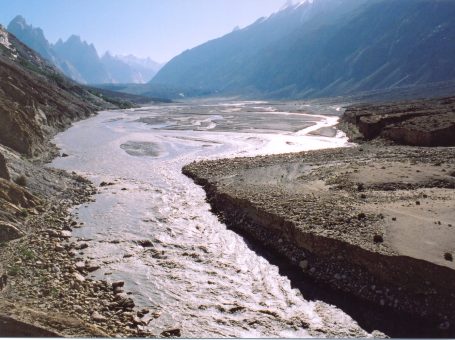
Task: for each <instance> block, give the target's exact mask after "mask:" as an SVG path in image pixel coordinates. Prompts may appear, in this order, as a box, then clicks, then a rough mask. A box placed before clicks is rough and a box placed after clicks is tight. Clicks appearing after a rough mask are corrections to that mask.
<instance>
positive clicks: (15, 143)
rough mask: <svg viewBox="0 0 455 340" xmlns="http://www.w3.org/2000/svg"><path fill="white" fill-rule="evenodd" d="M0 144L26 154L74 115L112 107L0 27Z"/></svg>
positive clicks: (38, 148) (39, 148)
mask: <svg viewBox="0 0 455 340" xmlns="http://www.w3.org/2000/svg"><path fill="white" fill-rule="evenodd" d="M0 78H1V79H2V81H1V82H0V144H3V145H5V146H8V147H10V148H12V149H13V150H15V151H18V152H20V153H22V154H25V155H27V156H36V155H38V154H40V153H42V152H43V151H44V150H45V149H46V148H45V145H46V141H47V140H48V138H49V137H50V136H51V135H52V134H53V133H55V132H56V131H58V130H61V129H63V128H65V127H67V126H69V124H70V123H71V122H72V121H74V120H77V119H81V118H85V117H87V116H89V115H90V114H92V113H93V112H95V111H96V110H99V109H101V108H107V107H113V105H112V104H109V103H107V102H106V101H104V100H103V99H101V98H100V97H97V96H95V95H93V94H92V93H90V92H89V91H88V90H86V89H84V88H82V87H81V86H79V85H78V84H76V83H75V82H73V81H71V80H69V79H68V78H66V77H65V76H63V75H62V74H61V73H60V72H59V71H58V70H57V69H55V68H54V67H53V66H51V65H50V64H49V63H48V62H47V61H45V60H44V59H43V58H42V57H40V56H39V55H38V54H37V53H36V52H34V51H33V50H31V49H30V48H28V47H27V46H25V45H24V44H22V43H21V42H19V41H18V40H17V39H16V38H15V37H14V36H13V35H12V34H10V33H8V32H7V31H6V30H5V29H3V28H0Z"/></svg>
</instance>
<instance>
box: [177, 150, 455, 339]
mask: <svg viewBox="0 0 455 340" xmlns="http://www.w3.org/2000/svg"><path fill="white" fill-rule="evenodd" d="M454 156H455V150H454V149H452V148H431V149H430V148H418V147H402V146H385V145H382V144H381V145H379V144H377V143H370V144H364V145H362V146H360V147H355V148H343V149H333V150H319V151H311V152H303V153H296V154H282V155H276V156H261V157H255V158H235V159H229V160H217V161H207V162H200V163H192V164H189V165H187V166H185V167H184V168H183V173H184V174H186V175H187V176H189V177H191V178H192V179H194V180H195V182H196V183H197V184H200V185H202V186H203V187H204V189H205V191H206V193H207V199H208V202H209V203H210V204H211V206H212V208H213V210H214V212H215V213H217V214H218V215H219V216H220V218H221V219H222V220H223V221H224V222H225V223H226V224H227V225H228V226H229V227H231V228H233V229H235V230H238V231H240V232H242V233H244V234H246V235H248V236H250V237H252V238H253V239H255V240H256V241H258V242H259V243H260V244H262V245H265V246H266V247H270V248H271V249H273V250H275V251H276V252H278V253H280V254H282V255H284V256H285V257H286V258H287V259H288V261H290V262H291V263H293V264H294V265H295V266H296V268H298V270H301V271H303V272H304V273H305V274H306V275H307V276H308V277H311V278H313V279H314V280H316V281H320V282H324V283H326V284H329V285H330V286H332V287H334V288H336V289H339V290H341V291H344V292H348V293H349V294H353V295H355V296H358V297H360V298H362V299H365V300H367V301H370V302H372V303H374V304H377V305H379V306H383V307H384V308H391V309H395V310H397V311H400V312H404V313H409V314H412V315H415V316H416V317H417V318H421V319H422V320H426V321H429V322H430V323H431V324H432V325H433V327H434V335H435V336H436V335H438V336H439V335H445V334H448V333H447V332H453V327H451V325H454V320H453V306H454V303H455V296H454V293H453V292H454V291H455V289H454V288H455V287H454V282H455V280H454V279H455V266H454V264H453V262H452V261H451V260H450V259H451V258H452V256H451V255H452V254H453V252H454V250H455V249H454V248H453V244H454V243H453V241H454V240H455V239H454V238H455V237H454V232H453V226H454V225H455V215H454V213H453V206H454V203H455V202H454V201H455V195H454V190H453V189H454V188H455V178H454V177H453V171H454Z"/></svg>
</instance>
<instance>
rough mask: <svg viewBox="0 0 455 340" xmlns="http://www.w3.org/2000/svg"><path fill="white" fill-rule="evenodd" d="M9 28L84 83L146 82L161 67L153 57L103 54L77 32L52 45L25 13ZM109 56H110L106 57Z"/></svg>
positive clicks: (68, 74) (57, 65) (23, 40)
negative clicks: (26, 17)
mask: <svg viewBox="0 0 455 340" xmlns="http://www.w3.org/2000/svg"><path fill="white" fill-rule="evenodd" d="M8 31H9V32H11V33H13V34H14V35H15V36H16V37H17V38H18V39H19V40H20V41H22V42H23V43H24V44H25V45H27V46H29V47H30V48H32V49H33V50H35V51H36V52H38V53H39V54H40V55H41V56H42V57H43V58H45V59H47V60H48V61H50V62H51V63H52V64H53V65H55V66H56V67H57V68H58V69H60V70H61V71H62V72H63V73H64V74H65V75H67V76H68V77H70V78H71V79H73V80H75V81H77V82H79V83H81V84H101V83H145V82H147V81H149V80H150V79H151V78H152V77H153V76H154V75H155V73H156V71H157V70H159V68H160V67H161V65H160V64H159V63H156V62H153V61H152V60H151V59H149V58H147V59H140V58H136V60H133V59H132V58H130V60H128V58H122V57H119V56H112V55H111V54H110V53H105V54H104V55H103V56H102V57H100V56H99V55H98V52H97V50H96V48H95V46H94V45H93V44H89V43H87V42H86V41H84V40H82V39H81V37H79V36H77V35H74V34H73V35H71V36H70V37H69V38H68V39H67V40H65V41H64V40H62V39H59V40H58V41H57V42H56V43H55V44H51V43H49V41H48V40H47V39H46V37H45V35H44V32H43V30H42V29H41V28H39V27H33V26H32V25H29V24H27V22H26V20H25V18H24V17H22V16H21V15H18V16H16V17H15V18H14V19H13V20H12V21H11V22H10V24H9V25H8ZM106 55H109V56H110V58H109V57H107V58H104V57H105V56H106Z"/></svg>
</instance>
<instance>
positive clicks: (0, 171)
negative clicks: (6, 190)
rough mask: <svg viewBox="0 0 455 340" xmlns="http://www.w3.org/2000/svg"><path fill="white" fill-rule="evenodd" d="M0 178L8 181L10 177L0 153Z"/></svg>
mask: <svg viewBox="0 0 455 340" xmlns="http://www.w3.org/2000/svg"><path fill="white" fill-rule="evenodd" d="M0 178H3V179H6V180H8V181H9V180H10V179H11V177H10V175H9V171H8V168H7V167H6V160H5V157H4V156H3V155H2V153H0Z"/></svg>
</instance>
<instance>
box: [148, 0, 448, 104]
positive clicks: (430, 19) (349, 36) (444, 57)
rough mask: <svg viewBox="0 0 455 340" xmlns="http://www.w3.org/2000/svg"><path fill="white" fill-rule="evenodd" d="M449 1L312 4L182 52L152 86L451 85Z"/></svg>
mask: <svg viewBox="0 0 455 340" xmlns="http://www.w3.org/2000/svg"><path fill="white" fill-rule="evenodd" d="M454 18H455V1H453V0H313V1H303V2H300V3H297V4H294V5H290V6H287V7H286V8H284V9H282V10H281V11H279V12H277V13H275V14H273V15H271V16H270V17H268V18H261V19H259V20H257V21H256V22H255V23H254V24H252V25H250V26H248V27H246V28H244V29H240V30H235V31H233V32H232V33H230V34H227V35H225V36H224V37H221V38H219V39H215V40H212V41H209V42H207V43H205V44H202V45H200V46H198V47H195V48H193V49H191V50H188V51H185V52H183V53H182V54H180V55H179V56H177V57H175V58H174V59H172V60H171V61H170V62H168V63H167V64H166V65H165V66H164V67H163V68H162V69H161V70H160V71H159V72H158V74H157V75H156V76H155V77H154V78H153V80H152V81H151V83H150V85H151V86H152V85H153V86H155V87H156V86H167V87H175V88H193V89H197V90H199V91H201V92H203V93H211V94H216V95H225V96H226V95H233V96H242V97H256V98H257V97H263V98H316V97H329V96H340V95H352V94H354V93H359V92H362V91H378V90H383V89H387V90H390V89H393V88H398V87H401V88H402V87H409V86H410V87H412V86H422V85H425V84H432V83H436V82H438V83H441V82H446V81H452V80H455V44H454V43H453V42H454V41H455V20H454Z"/></svg>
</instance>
